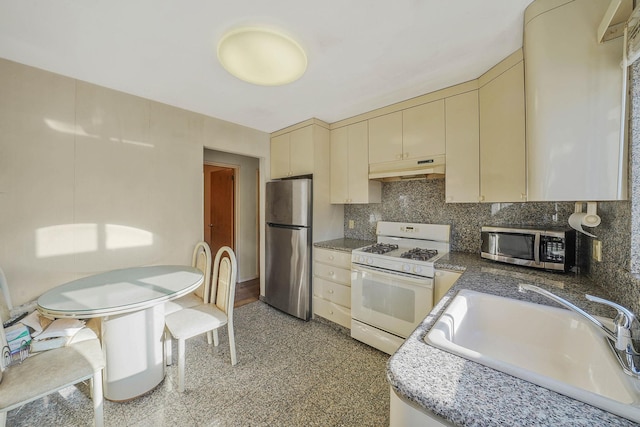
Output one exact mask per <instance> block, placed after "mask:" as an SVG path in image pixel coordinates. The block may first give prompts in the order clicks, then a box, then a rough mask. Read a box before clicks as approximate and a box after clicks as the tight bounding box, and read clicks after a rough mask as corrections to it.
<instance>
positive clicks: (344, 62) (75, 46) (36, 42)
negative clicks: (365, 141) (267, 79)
mask: <svg viewBox="0 0 640 427" xmlns="http://www.w3.org/2000/svg"><path fill="white" fill-rule="evenodd" d="M531 1H532V0H481V1H479V0H456V1H451V0H448V1H447V0H393V1H391V0H349V1H345V0H323V1H317V2H313V3H311V2H308V1H301V0H235V1H222V0H184V1H179V0H111V1H109V0H90V1H78V0H56V1H50V0H49V1H47V0H20V1H15V0H0V57H2V58H6V59H10V60H13V61H16V62H20V63H23V64H27V65H31V66H34V67H38V68H42V69H45V70H49V71H53V72H55V73H59V74H62V75H65V76H69V77H73V78H77V79H80V80H84V81H88V82H91V83H95V84H98V85H101V86H106V87H109V88H112V89H116V90H119V91H123V92H127V93H130V94H134V95H138V96H142V97H145V98H149V99H152V100H155V101H159V102H163V103H166V104H170V105H174V106H177V107H181V108H184V109H187V110H191V111H195V112H199V113H202V114H206V115H209V116H213V117H217V118H219V119H223V120H227V121H230V122H234V123H237V124H241V125H244V126H248V127H251V128H254V129H258V130H262V131H265V132H272V131H275V130H278V129H282V128H284V127H286V126H289V125H292V124H295V123H298V122H301V121H304V120H306V119H308V118H311V117H316V118H318V119H320V120H324V121H326V122H329V123H332V122H335V121H338V120H341V119H345V118H348V117H352V116H354V115H357V114H360V113H364V112H367V111H370V110H373V109H375V108H379V107H383V106H385V105H389V104H393V103H395V102H399V101H402V100H405V99H409V98H413V97H415V96H418V95H422V94H424V93H428V92H432V91H434V90H437V89H441V88H444V87H447V86H451V85H454V84H457V83H462V82H464V81H468V80H472V79H475V78H477V77H478V76H479V75H480V74H482V73H484V72H485V71H486V70H488V69H489V68H491V67H492V66H493V65H495V64H496V63H497V62H499V61H500V60H501V59H503V58H504V57H506V56H508V55H509V54H510V53H511V52H513V51H514V50H516V49H518V48H519V47H520V46H521V45H522V22H523V14H524V9H525V8H526V6H527V5H528V4H529V3H531ZM242 25H266V26H268V27H270V28H279V29H281V30H284V31H285V32H286V33H288V34H289V35H291V36H293V38H295V39H296V40H297V41H298V42H299V43H300V44H301V45H302V46H303V47H304V48H305V50H306V52H307V56H308V68H307V71H306V73H305V74H304V75H303V76H302V78H301V79H299V80H297V81H296V82H294V83H292V84H289V85H286V86H277V87H261V86H256V85H253V84H250V83H245V82H243V81H240V80H238V79H237V78H235V77H232V76H231V75H230V74H228V73H227V72H226V71H225V70H224V69H223V68H222V66H221V65H220V63H219V62H218V61H217V58H216V45H217V42H218V40H220V38H221V37H222V35H223V34H224V33H225V32H226V31H227V30H229V29H232V28H235V27H238V26H242Z"/></svg>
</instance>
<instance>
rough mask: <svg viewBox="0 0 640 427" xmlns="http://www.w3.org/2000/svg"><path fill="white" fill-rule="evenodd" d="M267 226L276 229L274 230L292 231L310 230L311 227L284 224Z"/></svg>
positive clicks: (269, 224)
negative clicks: (285, 229)
mask: <svg viewBox="0 0 640 427" xmlns="http://www.w3.org/2000/svg"><path fill="white" fill-rule="evenodd" d="M267 225H268V226H269V227H274V228H290V229H292V230H302V229H303V228H309V227H304V226H302V225H282V224H274V223H272V222H268V223H267Z"/></svg>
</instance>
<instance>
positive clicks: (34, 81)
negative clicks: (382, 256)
mask: <svg viewBox="0 0 640 427" xmlns="http://www.w3.org/2000/svg"><path fill="white" fill-rule="evenodd" d="M7 62H8V61H7ZM490 65H494V64H490ZM3 67H6V70H8V71H6V72H7V78H6V79H5V78H4V77H3V82H6V83H8V84H7V86H8V88H7V89H6V90H7V92H4V90H5V88H4V86H3V93H7V94H10V95H11V99H14V100H15V99H18V100H19V99H23V100H24V104H22V105H16V104H13V105H11V106H7V107H6V108H7V109H11V110H17V111H20V109H25V108H33V104H32V103H30V101H29V99H34V98H37V97H38V95H39V94H41V93H46V94H47V97H46V99H48V100H49V101H48V102H49V103H51V104H50V105H40V106H39V108H40V116H41V118H42V117H45V118H46V119H48V122H46V123H47V127H46V128H38V131H39V132H41V135H46V138H48V139H50V140H51V141H55V142H56V146H55V147H56V149H55V150H53V149H52V147H50V146H48V145H45V146H43V147H41V151H40V152H39V153H38V152H36V153H35V154H34V153H33V152H27V151H20V150H16V151H12V150H10V151H9V153H10V155H9V156H8V157H5V156H2V157H3V158H5V159H6V158H10V159H11V162H9V165H7V168H4V169H5V170H10V171H11V172H10V174H9V177H10V178H11V181H4V182H2V181H0V183H1V185H2V187H0V200H2V199H4V202H5V203H3V204H2V205H1V206H2V208H3V209H2V211H3V212H6V213H7V216H5V215H3V217H4V218H6V219H7V221H6V222H5V223H4V224H5V227H6V224H11V227H16V228H21V227H25V228H27V229H28V230H30V231H31V232H32V233H33V234H35V235H37V236H38V238H39V239H40V240H39V241H38V244H39V246H37V250H36V249H35V248H34V246H35V245H34V241H33V239H31V240H30V241H26V240H25V239H24V238H23V237H24V236H19V235H14V234H9V235H8V238H9V240H8V243H7V246H5V247H3V259H7V258H10V256H9V254H10V253H17V254H20V255H21V256H23V257H24V261H20V262H17V261H14V262H15V266H14V267H13V271H16V269H20V270H22V271H25V273H24V274H21V275H20V277H16V275H15V274H13V276H10V279H12V281H13V282H14V283H18V284H19V286H17V288H16V289H12V292H13V293H14V295H13V296H14V298H15V299H16V300H18V301H28V300H30V299H32V298H34V297H36V296H37V295H38V294H40V293H42V292H43V291H45V290H46V289H47V288H48V287H51V286H52V285H53V284H57V283H62V282H64V281H66V280H69V277H70V276H72V277H76V276H78V275H83V274H87V273H89V272H93V271H102V270H105V269H109V268H115V267H116V266H122V265H129V264H151V263H161V262H165V261H169V260H171V261H174V262H178V261H181V262H184V263H187V262H188V261H187V259H186V257H187V255H186V254H187V253H188V251H187V248H188V247H189V246H191V244H192V242H194V241H196V240H197V239H198V238H199V234H200V228H201V227H200V222H201V221H200V214H199V213H198V212H193V211H194V210H196V209H186V208H185V209H184V210H181V209H176V208H175V206H185V207H195V206H200V200H199V198H200V193H201V192H200V191H198V189H197V188H192V187H194V185H193V184H192V183H194V182H198V179H199V173H201V171H199V170H198V169H196V168H195V167H194V165H195V164H198V163H200V164H201V163H202V158H201V156H202V153H201V152H202V145H200V144H202V142H201V141H202V140H204V141H206V143H205V146H207V147H211V148H215V149H217V150H221V151H229V152H235V153H240V154H244V155H248V156H251V157H258V158H260V165H261V170H262V171H263V172H264V173H262V174H261V179H262V185H264V183H265V181H267V180H268V178H267V177H269V176H270V175H271V174H270V165H269V159H270V153H269V135H268V134H265V133H264V132H260V131H256V130H255V129H251V128H249V127H241V126H236V125H232V124H230V123H228V122H223V121H221V120H217V119H212V118H210V117H202V116H198V117H195V116H190V115H189V114H187V113H185V112H184V111H176V109H172V108H170V107H168V106H165V105H159V104H153V103H151V104H150V103H148V102H146V101H143V100H141V99H140V98H136V97H133V96H128V95H125V94H121V93H115V92H112V91H109V90H106V89H103V88H99V87H95V86H93V85H90V84H88V83H83V82H75V81H73V80H72V79H69V78H64V77H61V76H58V75H49V74H47V75H46V76H45V77H44V78H43V77H42V75H41V74H39V73H38V72H37V71H36V70H33V69H29V68H27V67H23V66H20V65H18V64H15V63H6V62H5V61H3ZM486 68H487V69H488V68H490V67H489V66H488V67H486ZM630 72H631V76H632V81H633V82H634V86H633V88H635V87H636V86H635V81H636V80H635V79H634V77H635V75H636V74H635V73H637V70H636V66H634V67H633V68H631V71H630ZM71 94H75V95H71ZM74 96H75V98H74ZM74 102H77V103H80V104H78V105H77V106H76V105H74ZM96 103H98V104H99V105H100V107H99V108H98V107H95V105H96ZM74 108H77V109H78V112H79V114H77V115H76V114H75V111H74ZM91 108H94V109H93V110H92V109H91ZM100 109H103V110H102V111H105V109H106V111H110V112H112V114H114V115H115V117H117V118H118V120H120V121H122V122H124V123H127V120H128V119H129V120H132V123H133V125H131V126H132V127H133V129H128V130H127V132H125V133H120V132H121V131H120V129H119V128H118V123H114V122H111V123H109V122H104V123H100V122H99V121H96V118H99V117H100ZM3 111H4V110H3ZM51 111H55V114H53V115H52V114H51ZM3 115H4V117H13V116H11V115H10V114H9V113H7V115H5V113H4V112H3ZM132 117H135V118H136V120H139V122H135V121H134V120H133V119H132ZM345 117H346V116H345ZM142 122H144V123H149V122H150V123H151V126H147V127H144V126H138V125H136V124H135V123H142ZM12 123H13V122H11V121H7V123H4V122H3V129H10V130H12V129H15V128H14V127H12V126H13V125H12ZM129 123H131V122H129ZM5 125H6V126H5ZM171 126H173V127H174V130H172V129H171ZM175 129H179V130H178V131H176V130H175ZM631 130H632V132H633V131H634V129H633V126H631ZM200 131H201V132H202V133H198V132H200ZM20 137H22V135H20ZM170 137H171V138H175V137H177V138H182V141H184V150H180V151H178V150H174V149H172V148H171V147H172V146H171V143H170V141H169V140H170ZM109 138H117V139H118V141H119V142H120V144H119V145H117V146H115V145H113V146H112V147H111V148H109V149H105V148H103V147H100V146H97V145H92V143H93V142H97V141H110V139H109ZM125 140H126V141H128V142H125ZM636 140H637V138H636V137H635V136H634V134H633V133H632V136H631V141H632V143H633V144H635V141H636ZM74 143H78V144H80V145H79V148H78V150H77V152H76V151H74ZM3 148H5V147H4V146H3ZM34 155H36V156H38V155H42V156H43V159H40V161H41V162H44V160H45V159H49V158H51V159H54V160H55V162H56V165H58V168H54V170H50V171H48V172H47V177H48V179H47V182H45V183H42V179H41V178H40V176H41V175H40V173H41V171H40V170H39V169H35V168H32V169H28V168H27V169H26V170H23V171H22V172H20V171H16V170H15V169H16V168H15V165H16V164H20V165H25V166H28V165H29V164H31V162H30V160H32V159H33V156H34ZM50 156H53V157H50ZM74 156H76V157H74ZM95 156H99V158H101V159H106V160H108V161H111V162H116V163H117V164H118V167H119V168H122V171H126V174H123V175H122V176H121V177H119V178H118V177H116V179H115V182H114V177H113V173H112V171H111V170H109V169H108V168H106V167H105V166H104V165H100V164H95V162H88V161H87V160H89V159H93V158H95ZM124 158H126V159H127V160H122V159H124ZM633 159H634V158H633V152H632V161H633ZM147 162H152V163H153V164H154V165H159V166H160V168H159V169H160V170H162V172H161V171H160V170H158V171H156V170H154V171H150V170H145V171H142V172H139V173H137V172H136V171H134V170H133V165H135V164H145V163H147ZM105 163H108V162H105ZM178 164H179V165H180V167H176V165H178ZM634 165H635V163H634ZM3 167H4V165H3ZM177 169H180V170H177ZM632 170H637V165H636V166H634V167H632ZM147 174H151V179H149V178H150V177H149V176H146V175H147ZM632 179H633V178H632ZM109 180H111V184H108V183H107V181H109ZM150 181H155V185H159V186H162V187H165V188H166V191H167V192H170V193H172V194H176V193H182V194H181V196H180V197H179V198H177V200H163V199H162V198H156V196H155V195H154V194H153V193H150V195H149V196H144V195H145V192H146V191H148V190H149V189H150V188H151V187H150V186H151V183H150ZM135 182H138V183H140V184H139V185H140V186H139V187H135V188H134V189H133V190H130V191H131V192H130V193H129V192H123V190H124V189H127V188H129V187H130V186H131V183H135ZM445 185H446V183H445V180H443V179H433V180H426V181H407V182H390V183H384V184H382V186H381V203H380V204H362V205H357V204H345V205H344V206H345V207H344V219H342V218H340V221H339V225H340V230H339V232H338V234H337V235H334V236H330V235H327V236H324V237H326V238H323V237H322V236H318V239H317V240H316V241H322V240H328V239H330V238H332V237H340V236H341V235H344V236H345V237H348V238H356V239H362V240H367V241H371V240H375V231H374V230H375V222H377V221H378V220H384V221H403V222H411V223H436V224H438V223H453V224H454V226H453V227H452V242H451V250H452V251H463V252H477V249H478V248H479V229H480V226H482V225H485V224H487V223H492V224H494V225H495V224H496V223H497V224H509V223H513V222H516V223H521V224H531V225H540V222H542V223H544V224H552V223H554V222H557V223H562V224H566V221H567V220H568V217H569V215H570V214H571V213H573V211H574V205H573V203H572V201H570V202H557V203H556V202H541V203H535V202H534V203H513V202H510V203H484V204H480V203H471V204H464V203H463V204H451V203H446V201H445V200H446V196H445V193H446V188H445ZM29 187H33V190H32V191H38V192H40V194H38V195H39V196H40V198H41V200H46V201H47V204H48V205H49V207H48V209H46V210H43V209H41V204H40V203H33V204H29V203H32V199H26V200H25V199H22V200H21V199H19V198H18V199H16V197H17V196H16V195H15V190H20V189H21V188H29ZM62 189H64V190H62ZM186 189H192V190H186ZM96 190H97V191H96ZM123 194H124V197H123V196H122V195H123ZM49 195H51V196H49ZM143 196H144V197H143ZM326 196H328V194H326ZM9 197H11V198H9ZM112 200H119V202H118V203H117V204H115V205H113V206H112ZM630 200H631V201H630V202H629V201H610V202H600V203H598V214H599V215H600V216H601V217H602V219H603V221H602V224H600V225H599V226H598V228H596V229H595V230H594V234H597V235H598V239H600V240H601V241H602V248H603V249H602V252H603V254H602V255H603V262H601V263H591V265H590V269H591V272H590V275H591V277H593V279H594V280H595V281H601V282H605V283H607V284H608V287H610V288H609V289H608V291H609V292H610V294H611V295H612V296H615V297H616V300H618V301H619V302H622V303H625V304H626V305H627V306H628V307H630V308H631V309H633V310H634V311H635V312H639V311H640V310H639V307H638V306H637V304H638V303H637V301H638V291H637V279H635V278H634V276H633V275H632V274H630V273H629V272H628V271H629V267H628V266H629V263H630V262H631V261H630V260H632V259H636V260H637V254H636V256H635V258H633V255H632V253H631V249H630V248H631V247H632V246H633V245H632V241H636V240H637V236H638V233H635V234H632V233H631V230H632V224H633V227H636V226H637V223H635V222H633V221H636V218H638V215H637V214H636V215H632V209H633V207H632V204H633V201H634V200H635V198H634V188H633V185H632V186H631V193H630ZM9 202H11V204H12V205H13V204H14V203H16V204H19V205H20V206H21V209H22V210H21V211H19V212H18V211H17V210H13V209H9V208H8V205H7V204H8V203H9ZM27 202H28V203H27ZM132 211H135V212H132ZM25 212H29V214H28V215H25V214H24V213H25ZM157 212H165V214H164V215H158V214H157ZM52 216H54V217H55V219H54V220H52V218H51V217H52ZM149 218H151V220H150V219H149ZM540 218H542V220H541V219H540ZM372 219H373V220H372ZM350 220H352V221H353V228H351V227H350ZM118 221H120V222H118ZM260 222H261V223H264V218H262V217H261V218H260ZM123 223H125V224H126V225H127V226H128V227H130V228H129V229H126V230H122V229H118V228H116V227H113V226H114V225H120V224H123ZM174 223H178V224H182V227H181V228H180V229H179V230H178V229H177V227H176V228H175V229H173V228H172V227H167V224H174ZM51 224H72V225H73V224H75V225H74V226H73V227H71V228H73V230H70V229H69V228H64V227H60V226H59V227H57V228H47V226H48V225H51ZM3 230H6V228H3ZM184 230H187V232H184ZM36 231H37V232H38V233H36ZM123 231H126V232H127V233H128V234H127V240H126V242H123V243H121V244H120V246H118V243H117V242H118V240H117V239H116V237H117V236H118V234H117V233H119V232H120V233H121V232H123ZM65 232H72V233H74V235H75V236H76V237H77V239H78V241H77V242H76V245H80V246H83V247H84V248H85V250H76V251H75V252H74V249H73V247H72V245H71V244H70V247H68V248H62V249H60V248H58V249H57V251H58V252H56V248H54V247H52V246H51V244H50V242H51V241H52V240H53V239H54V238H55V237H57V238H58V241H60V240H59V239H60V238H61V237H64V236H67V234H65ZM145 232H147V234H145ZM148 233H151V235H153V236H154V238H155V240H153V241H152V243H150V241H149V238H148V235H149V234H148ZM631 239H636V240H631ZM4 240H5V239H4V233H3V241H4ZM261 240H262V239H261ZM314 240H315V239H314ZM124 243H127V244H129V246H126V245H125V244H124ZM636 246H637V245H636ZM9 247H10V248H11V250H9ZM115 249H119V250H115ZM4 254H6V255H4ZM33 263H35V265H40V266H41V268H39V269H28V268H26V265H29V264H33ZM263 265H264V263H261V267H262V266H263ZM3 267H5V266H4V265H3ZM261 277H264V274H261ZM36 283H37V284H38V285H35V284H36Z"/></svg>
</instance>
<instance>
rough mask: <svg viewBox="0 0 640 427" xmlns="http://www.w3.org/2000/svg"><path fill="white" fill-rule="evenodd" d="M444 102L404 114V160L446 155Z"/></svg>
mask: <svg viewBox="0 0 640 427" xmlns="http://www.w3.org/2000/svg"><path fill="white" fill-rule="evenodd" d="M444 129H445V122H444V100H443V99H441V100H438V101H434V102H429V103H428V104H423V105H418V106H417V107H413V108H409V109H406V110H404V111H403V112H402V149H403V153H402V158H403V159H418V158H424V157H429V156H435V155H442V154H444V153H445V133H444Z"/></svg>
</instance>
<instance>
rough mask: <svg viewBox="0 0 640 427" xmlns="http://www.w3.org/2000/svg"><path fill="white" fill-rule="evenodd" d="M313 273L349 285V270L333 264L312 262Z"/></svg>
mask: <svg viewBox="0 0 640 427" xmlns="http://www.w3.org/2000/svg"><path fill="white" fill-rule="evenodd" d="M313 275H314V276H316V277H320V278H323V279H326V280H330V281H332V282H338V283H342V284H343V285H347V286H351V270H350V269H346V268H341V267H336V266H333V265H327V264H322V263H319V262H315V263H313Z"/></svg>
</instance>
